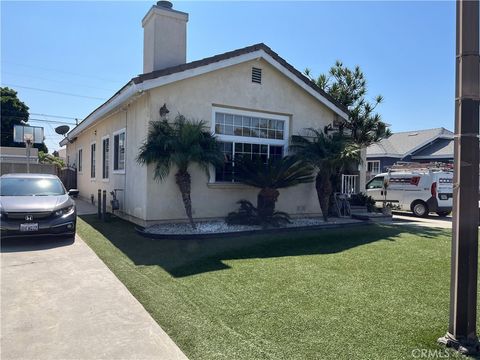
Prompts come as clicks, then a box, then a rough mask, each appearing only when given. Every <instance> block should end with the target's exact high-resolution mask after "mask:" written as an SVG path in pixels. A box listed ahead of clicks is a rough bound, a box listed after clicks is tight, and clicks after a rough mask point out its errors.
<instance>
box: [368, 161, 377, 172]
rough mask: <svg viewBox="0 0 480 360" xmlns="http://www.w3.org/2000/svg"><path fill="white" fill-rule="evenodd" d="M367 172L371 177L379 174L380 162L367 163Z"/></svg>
mask: <svg viewBox="0 0 480 360" xmlns="http://www.w3.org/2000/svg"><path fill="white" fill-rule="evenodd" d="M367 172H369V173H370V174H372V175H375V174H379V173H380V160H372V161H367Z"/></svg>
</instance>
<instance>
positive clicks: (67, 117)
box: [30, 112, 82, 121]
mask: <svg viewBox="0 0 480 360" xmlns="http://www.w3.org/2000/svg"><path fill="white" fill-rule="evenodd" d="M30 115H36V116H47V117H53V118H57V119H72V120H78V121H81V120H82V119H79V118H74V117H71V116H60V115H49V114H39V113H33V112H31V113H30Z"/></svg>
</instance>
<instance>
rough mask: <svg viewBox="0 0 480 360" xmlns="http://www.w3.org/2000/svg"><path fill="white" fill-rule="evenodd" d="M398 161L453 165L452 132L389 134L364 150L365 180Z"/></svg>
mask: <svg viewBox="0 0 480 360" xmlns="http://www.w3.org/2000/svg"><path fill="white" fill-rule="evenodd" d="M398 161H412V162H421V163H422V162H444V163H451V162H453V133H452V132H451V131H449V130H447V129H444V128H436V129H427V130H416V131H406V132H399V133H395V134H392V136H390V137H389V138H388V139H384V140H382V141H380V142H378V143H376V144H373V145H370V146H369V147H368V148H367V178H371V177H372V176H373V175H375V174H378V173H381V172H384V171H387V170H388V168H389V167H391V166H392V165H393V164H395V163H396V162H398Z"/></svg>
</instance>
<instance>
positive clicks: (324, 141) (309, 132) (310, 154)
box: [290, 129, 360, 221]
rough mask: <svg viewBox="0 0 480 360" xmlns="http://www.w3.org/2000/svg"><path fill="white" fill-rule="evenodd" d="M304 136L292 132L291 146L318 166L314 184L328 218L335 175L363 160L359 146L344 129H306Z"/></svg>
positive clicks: (299, 155) (298, 155) (299, 154)
mask: <svg viewBox="0 0 480 360" xmlns="http://www.w3.org/2000/svg"><path fill="white" fill-rule="evenodd" d="M305 132H306V134H305V136H302V135H293V136H292V138H291V145H290V150H292V151H293V152H294V153H295V156H296V157H297V158H300V159H303V160H304V161H306V162H307V163H309V164H310V165H311V166H314V167H315V168H316V169H317V175H316V177H315V188H316V190H317V197H318V202H319V204H320V208H321V209H322V214H323V218H324V220H325V221H327V220H328V211H329V204H330V196H331V195H332V193H333V184H332V179H333V178H334V177H335V176H336V174H338V173H339V172H340V171H343V170H344V169H346V168H347V167H348V166H350V165H352V164H354V163H357V162H359V161H360V146H359V145H358V144H356V143H355V142H354V141H353V140H352V139H351V138H348V137H346V136H345V135H344V134H341V133H334V134H332V135H325V134H324V133H323V132H321V131H320V130H315V129H306V130H305Z"/></svg>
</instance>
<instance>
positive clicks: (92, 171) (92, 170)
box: [90, 143, 96, 179]
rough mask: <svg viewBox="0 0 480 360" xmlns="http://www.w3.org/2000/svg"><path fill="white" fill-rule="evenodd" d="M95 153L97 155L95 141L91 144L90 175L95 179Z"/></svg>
mask: <svg viewBox="0 0 480 360" xmlns="http://www.w3.org/2000/svg"><path fill="white" fill-rule="evenodd" d="M95 155H96V144H95V143H93V144H91V145H90V177H91V178H92V179H95Z"/></svg>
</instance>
